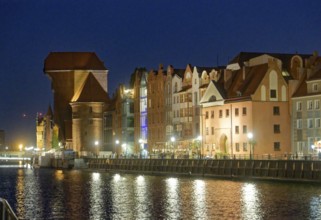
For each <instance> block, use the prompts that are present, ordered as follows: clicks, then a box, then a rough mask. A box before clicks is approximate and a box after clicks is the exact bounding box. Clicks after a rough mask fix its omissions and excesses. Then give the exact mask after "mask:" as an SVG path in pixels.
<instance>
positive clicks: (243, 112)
mask: <svg viewBox="0 0 321 220" xmlns="http://www.w3.org/2000/svg"><path fill="white" fill-rule="evenodd" d="M242 114H243V115H246V107H243V108H242Z"/></svg>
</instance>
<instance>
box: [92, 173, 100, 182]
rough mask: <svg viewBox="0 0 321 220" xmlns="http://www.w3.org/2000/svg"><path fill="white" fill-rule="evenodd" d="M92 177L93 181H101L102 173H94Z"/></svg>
mask: <svg viewBox="0 0 321 220" xmlns="http://www.w3.org/2000/svg"><path fill="white" fill-rule="evenodd" d="M92 177H93V181H99V180H100V173H93V175H92Z"/></svg>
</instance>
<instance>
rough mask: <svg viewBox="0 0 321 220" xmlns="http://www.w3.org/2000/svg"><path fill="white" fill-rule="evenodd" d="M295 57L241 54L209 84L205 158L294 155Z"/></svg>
mask: <svg viewBox="0 0 321 220" xmlns="http://www.w3.org/2000/svg"><path fill="white" fill-rule="evenodd" d="M292 56H294V55H292ZM244 57H249V59H244ZM289 57H291V56H290V55H284V56H283V55H282V54H278V55H276V56H274V55H270V54H252V53H249V54H246V53H243V54H240V55H239V57H238V58H235V59H234V60H233V61H232V62H231V63H230V64H229V65H228V66H227V68H226V70H225V72H224V75H223V76H221V78H220V79H218V80H217V81H212V82H211V83H210V84H209V86H208V87H207V89H206V92H205V94H204V96H203V98H202V100H201V104H202V107H203V109H202V115H203V123H202V124H203V126H202V129H203V135H202V137H203V139H202V142H203V149H202V150H203V155H205V156H214V155H216V154H233V155H235V156H238V157H249V156H256V155H260V156H262V155H266V156H268V155H282V154H287V153H289V152H291V147H290V146H291V138H290V135H289V134H290V133H291V126H290V109H289V99H290V98H289V97H290V96H289V83H288V80H289V77H292V76H291V71H289V69H288V62H289V61H290V58H289ZM240 60H241V61H242V62H240ZM285 72H286V73H288V74H285ZM249 133H251V134H253V137H251V136H250V137H249V136H248V135H249Z"/></svg>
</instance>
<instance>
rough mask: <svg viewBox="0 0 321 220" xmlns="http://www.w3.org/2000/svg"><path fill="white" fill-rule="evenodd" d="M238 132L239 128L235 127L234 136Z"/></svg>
mask: <svg viewBox="0 0 321 220" xmlns="http://www.w3.org/2000/svg"><path fill="white" fill-rule="evenodd" d="M239 132H240V131H239V126H235V134H238V133H239Z"/></svg>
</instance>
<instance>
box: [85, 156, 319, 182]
mask: <svg viewBox="0 0 321 220" xmlns="http://www.w3.org/2000/svg"><path fill="white" fill-rule="evenodd" d="M88 168H91V169H103V170H108V171H123V172H136V173H150V174H166V175H167V174H168V175H170V174H179V175H192V176H204V177H222V178H253V179H271V180H276V179H277V180H289V181H308V182H319V183H321V161H320V160H237V159H218V160H216V159H215V160H202V159H106V158H92V159H89V160H88Z"/></svg>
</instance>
